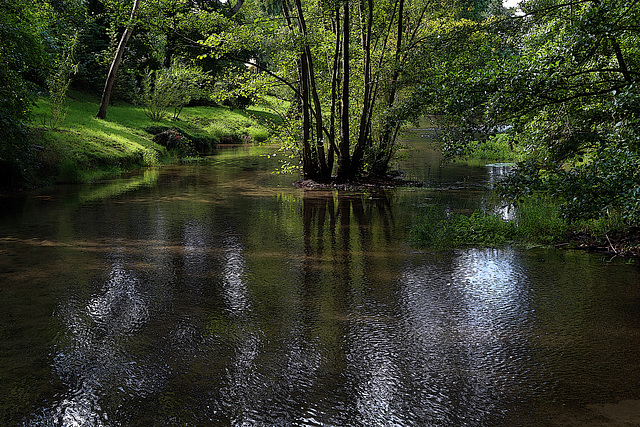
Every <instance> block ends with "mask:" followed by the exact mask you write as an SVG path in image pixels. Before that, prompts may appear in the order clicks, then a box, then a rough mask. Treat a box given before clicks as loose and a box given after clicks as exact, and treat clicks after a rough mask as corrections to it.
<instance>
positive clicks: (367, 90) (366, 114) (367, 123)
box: [351, 0, 373, 173]
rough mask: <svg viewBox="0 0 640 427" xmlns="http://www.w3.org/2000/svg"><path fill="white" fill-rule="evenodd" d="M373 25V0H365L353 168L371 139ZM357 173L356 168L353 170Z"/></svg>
mask: <svg viewBox="0 0 640 427" xmlns="http://www.w3.org/2000/svg"><path fill="white" fill-rule="evenodd" d="M363 3H364V2H363V1H361V2H360V10H361V12H360V14H361V15H362V6H363ZM372 27H373V0H367V22H366V24H363V25H362V28H363V30H362V36H361V37H362V47H363V49H364V64H363V65H364V94H363V100H362V112H361V114H360V127H359V131H358V141H357V143H356V148H355V149H354V150H353V157H352V159H351V161H352V163H353V165H354V168H359V166H360V164H361V163H362V157H363V155H364V149H365V147H366V146H367V145H369V141H370V140H371V113H372V109H371V108H372V99H371V93H372V91H371V89H372V87H371V86H372V82H371V30H372ZM354 172H355V173H357V172H358V171H357V170H354Z"/></svg>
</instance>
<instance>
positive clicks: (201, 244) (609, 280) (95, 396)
mask: <svg viewBox="0 0 640 427" xmlns="http://www.w3.org/2000/svg"><path fill="white" fill-rule="evenodd" d="M407 143H408V144H410V145H411V146H412V147H414V148H413V150H411V151H412V157H410V158H408V159H405V160H402V162H401V165H400V167H401V168H402V169H404V170H406V171H407V176H408V177H409V178H413V179H419V180H424V181H428V182H429V183H430V185H427V186H426V187H424V188H399V189H395V190H383V191H373V190H371V191H364V192H362V191H334V190H303V189H299V188H295V187H293V186H292V185H291V182H292V181H293V180H294V177H292V176H286V175H275V174H273V173H271V172H272V171H273V170H274V169H275V168H276V167H277V166H278V156H277V155H276V156H274V155H273V153H274V150H273V147H249V146H243V147H235V148H228V149H224V150H220V151H219V152H218V153H217V154H215V155H213V156H212V157H211V158H209V159H208V160H207V161H204V162H201V163H196V164H185V165H171V166H164V167H160V168H155V169H154V168H151V169H146V170H142V171H139V172H137V173H134V174H131V175H127V176H123V177H120V178H118V179H114V180H109V181H105V182H100V183H94V184H87V185H73V186H56V187H53V188H48V189H44V190H39V191H34V192H29V193H26V194H21V195H17V196H4V197H1V198H0V209H1V211H0V424H1V425H3V426H4V425H7V426H13V425H17V426H175V425H188V426H218V425H221V426H225V425H233V426H254V425H255V426H461V425H466V426H501V425H504V426H519V425H522V426H529V425H530V426H541V425H549V426H552V425H557V426H566V425H575V426H582V425H592V426H606V425H611V426H618V425H619V426H623V425H640V400H639V399H640V351H638V349H640V286H639V285H640V271H639V268H638V266H637V265H636V264H634V263H629V262H625V260H621V259H613V260H611V259H609V258H608V257H604V256H602V255H593V254H586V253H582V252H573V251H559V250H553V249H540V248H538V249H530V250H524V249H514V248H509V247H506V248H499V249H473V248H472V249H458V250H454V251H445V252H443V251H431V250H418V249H416V248H415V247H412V246H411V244H410V228H411V226H412V224H413V223H414V222H415V221H416V218H417V215H418V214H419V212H420V210H421V209H423V208H425V207H427V206H433V205H434V204H442V206H443V209H451V210H457V211H461V212H463V211H465V210H468V209H470V208H471V207H473V206H476V205H478V204H482V203H486V202H485V201H484V200H485V196H486V194H487V188H488V186H489V185H491V182H493V180H494V179H495V177H496V175H500V173H501V169H500V168H498V167H488V166H477V167H470V166H465V165H459V164H451V165H447V166H444V167H442V166H441V164H440V161H439V157H438V155H437V154H436V153H434V152H433V151H431V150H429V149H428V148H427V146H428V143H427V142H426V140H425V139H423V138H421V137H420V135H419V133H416V134H414V135H413V136H411V137H408V138H407Z"/></svg>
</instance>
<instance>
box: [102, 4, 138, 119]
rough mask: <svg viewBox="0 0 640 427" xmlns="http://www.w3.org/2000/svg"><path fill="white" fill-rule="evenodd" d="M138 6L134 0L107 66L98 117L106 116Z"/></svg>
mask: <svg viewBox="0 0 640 427" xmlns="http://www.w3.org/2000/svg"><path fill="white" fill-rule="evenodd" d="M138 6H140V0H134V1H133V7H132V9H131V16H130V18H129V23H128V24H127V28H125V30H124V33H122V37H121V38H120V43H118V49H117V50H116V56H115V57H114V58H113V61H112V62H111V67H109V74H107V80H106V82H105V84H104V90H103V91H102V99H101V100H100V108H98V114H96V117H97V118H99V119H106V118H107V107H108V106H109V101H110V100H111V92H112V91H113V83H114V82H115V80H116V73H117V72H118V67H119V66H120V62H121V61H122V55H123V54H124V49H125V47H126V46H127V42H128V41H129V38H130V37H131V33H132V32H133V26H134V19H135V17H136V12H137V11H138Z"/></svg>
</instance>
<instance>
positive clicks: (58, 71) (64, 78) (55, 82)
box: [46, 34, 78, 130]
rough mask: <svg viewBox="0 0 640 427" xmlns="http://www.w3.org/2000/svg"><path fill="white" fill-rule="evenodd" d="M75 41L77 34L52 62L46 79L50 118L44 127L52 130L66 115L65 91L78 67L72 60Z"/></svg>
mask: <svg viewBox="0 0 640 427" xmlns="http://www.w3.org/2000/svg"><path fill="white" fill-rule="evenodd" d="M77 41H78V37H77V34H76V35H75V36H74V37H72V38H71V39H70V40H68V41H67V43H66V44H65V46H64V48H63V49H62V52H61V53H60V55H59V57H58V58H56V59H55V60H54V69H53V71H52V72H51V74H50V75H49V76H48V77H47V89H48V91H49V106H50V108H51V116H50V118H49V122H48V123H46V125H48V126H49V128H51V129H52V130H55V129H57V128H58V126H59V125H60V124H61V123H62V122H63V121H64V119H65V117H66V115H67V111H66V110H65V108H64V103H65V101H66V99H67V91H68V90H69V84H70V83H71V76H72V75H73V74H74V73H75V72H76V71H77V69H78V65H77V64H76V63H75V60H74V52H75V49H76V44H77Z"/></svg>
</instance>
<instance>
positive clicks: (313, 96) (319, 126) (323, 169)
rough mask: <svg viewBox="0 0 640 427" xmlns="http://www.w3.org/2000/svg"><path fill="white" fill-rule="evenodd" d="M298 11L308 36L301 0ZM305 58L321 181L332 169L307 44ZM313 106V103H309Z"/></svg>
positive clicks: (299, 23)
mask: <svg viewBox="0 0 640 427" xmlns="http://www.w3.org/2000/svg"><path fill="white" fill-rule="evenodd" d="M295 6H296V13H297V14H298V27H299V29H300V32H301V33H302V34H303V35H304V36H305V38H306V36H307V24H306V22H305V19H304V12H303V10H302V3H301V1H300V0H295ZM303 52H304V53H303V56H302V57H303V60H304V61H306V67H305V68H306V74H305V75H304V76H303V78H306V79H307V81H308V84H307V88H308V90H309V101H310V102H313V111H312V113H313V117H314V120H315V127H316V132H315V140H316V143H315V146H314V152H315V157H316V163H317V177H316V178H317V179H319V180H321V181H327V180H329V179H330V178H331V171H330V170H328V167H327V159H326V154H325V150H324V143H323V138H322V137H323V121H322V105H321V104H320V97H319V96H318V91H317V89H316V78H315V72H314V68H313V58H312V56H311V49H309V46H308V45H306V44H305V46H304V49H303ZM309 107H310V108H311V105H309Z"/></svg>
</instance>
